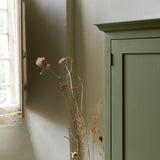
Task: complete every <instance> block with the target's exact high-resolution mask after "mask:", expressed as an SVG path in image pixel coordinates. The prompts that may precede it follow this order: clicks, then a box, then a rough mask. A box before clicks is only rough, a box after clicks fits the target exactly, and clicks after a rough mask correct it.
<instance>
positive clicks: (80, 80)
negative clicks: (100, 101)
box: [77, 73, 84, 113]
mask: <svg viewBox="0 0 160 160" xmlns="http://www.w3.org/2000/svg"><path fill="white" fill-rule="evenodd" d="M77 77H78V80H79V82H80V84H81V113H82V111H83V88H84V87H83V82H82V79H81V77H80V76H79V74H78V73H77Z"/></svg>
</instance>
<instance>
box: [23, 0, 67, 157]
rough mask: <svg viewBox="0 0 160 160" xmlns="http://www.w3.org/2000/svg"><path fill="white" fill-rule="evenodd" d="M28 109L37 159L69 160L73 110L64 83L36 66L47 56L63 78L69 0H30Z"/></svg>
mask: <svg viewBox="0 0 160 160" xmlns="http://www.w3.org/2000/svg"><path fill="white" fill-rule="evenodd" d="M26 32H27V33H26V35H27V53H28V54H27V77H28V86H27V106H26V108H25V112H26V113H25V116H26V117H25V119H26V124H27V127H28V130H29V133H30V137H31V140H32V144H33V149H34V153H35V156H36V159H37V160H53V159H55V160H58V159H65V160H67V159H69V155H70V153H69V143H68V142H67V141H65V139H64V136H67V135H68V127H69V113H68V112H69V111H68V109H67V107H66V103H65V102H66V101H65V96H64V94H63V93H62V92H61V91H60V87H59V83H60V81H59V80H58V79H57V78H56V77H54V76H53V75H52V74H51V73H49V72H45V73H44V74H42V75H40V72H41V71H42V70H41V69H40V68H38V67H37V66H36V65H35V62H36V59H37V57H46V59H47V61H48V63H50V64H51V66H52V69H53V70H54V71H55V72H57V73H59V74H60V75H63V71H64V68H63V67H64V66H61V65H58V60H59V59H60V58H62V57H64V56H66V1H65V0H60V1H59V0H45V1H44V0H27V1H26Z"/></svg>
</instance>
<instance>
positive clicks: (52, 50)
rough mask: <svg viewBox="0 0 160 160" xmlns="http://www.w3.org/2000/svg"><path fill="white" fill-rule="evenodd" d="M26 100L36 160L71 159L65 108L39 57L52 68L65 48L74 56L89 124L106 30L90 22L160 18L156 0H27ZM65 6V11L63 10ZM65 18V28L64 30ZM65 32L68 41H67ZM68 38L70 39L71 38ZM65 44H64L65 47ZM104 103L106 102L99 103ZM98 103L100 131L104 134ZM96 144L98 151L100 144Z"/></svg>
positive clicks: (98, 92) (99, 93) (100, 89)
mask: <svg viewBox="0 0 160 160" xmlns="http://www.w3.org/2000/svg"><path fill="white" fill-rule="evenodd" d="M26 3H27V8H26V16H27V27H26V29H27V52H28V101H27V108H26V120H27V126H28V128H29V132H30V136H31V139H32V144H33V148H34V151H35V155H36V158H37V160H52V159H55V160H57V159H65V160H67V159H69V146H68V144H67V143H66V142H65V141H64V139H63V136H64V135H67V134H68V130H67V128H68V127H69V118H68V117H69V116H68V110H67V109H66V107H65V103H64V100H63V96H62V95H61V93H60V92H59V88H58V86H57V84H58V83H59V82H58V81H57V80H56V79H55V78H54V77H52V76H51V75H50V74H48V73H46V74H45V75H39V72H40V70H39V69H38V68H36V66H35V64H34V63H35V60H36V58H37V57H38V56H45V57H47V59H48V60H49V62H50V63H51V64H53V65H54V66H53V67H54V68H56V71H57V70H58V71H60V72H61V73H62V71H63V69H62V68H60V67H59V66H58V65H56V64H57V61H58V59H59V58H60V57H63V56H65V54H66V52H68V54H72V55H73V56H74V59H75V64H76V66H75V67H76V69H77V70H78V71H79V73H80V76H81V77H82V79H83V82H84V87H85V94H84V107H83V110H84V115H85V119H86V120H87V124H88V125H89V122H90V117H91V111H92V108H93V107H95V105H96V103H97V101H98V99H99V97H102V98H103V100H104V83H105V82H104V33H102V32H101V31H99V30H98V29H97V27H96V26H95V25H94V24H98V23H107V22H114V21H126V20H127V21H128V20H136V19H147V18H159V17H160V1H159V0H68V1H67V4H68V7H67V6H66V1H65V0H45V1H44V0H26ZM66 7H67V8H68V10H67V15H68V16H67V15H66ZM66 18H67V22H68V25H67V30H66ZM66 35H67V36H68V38H67V39H68V42H66ZM71 42H72V43H71ZM66 44H68V45H67V48H66ZM103 106H104V105H103ZM103 110H104V108H103V107H102V110H101V115H100V121H99V122H100V123H99V133H98V135H103V136H104V116H103V113H104V112H103ZM98 146H99V145H97V148H96V150H97V152H96V156H97V157H99V155H98V152H99V151H100V147H98Z"/></svg>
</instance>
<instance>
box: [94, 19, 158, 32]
mask: <svg viewBox="0 0 160 160" xmlns="http://www.w3.org/2000/svg"><path fill="white" fill-rule="evenodd" d="M97 27H98V28H99V29H100V30H102V31H104V32H117V31H131V30H140V29H141V30H144V29H157V28H158V29H159V28H160V19H149V20H136V21H124V22H114V23H106V24H98V25H97Z"/></svg>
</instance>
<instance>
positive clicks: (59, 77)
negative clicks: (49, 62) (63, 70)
mask: <svg viewBox="0 0 160 160" xmlns="http://www.w3.org/2000/svg"><path fill="white" fill-rule="evenodd" d="M47 69H48V70H49V71H50V72H51V73H52V74H53V75H54V76H56V77H57V78H58V79H60V80H63V78H61V76H59V75H58V74H56V73H55V72H54V71H53V70H52V69H51V68H50V67H47Z"/></svg>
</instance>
